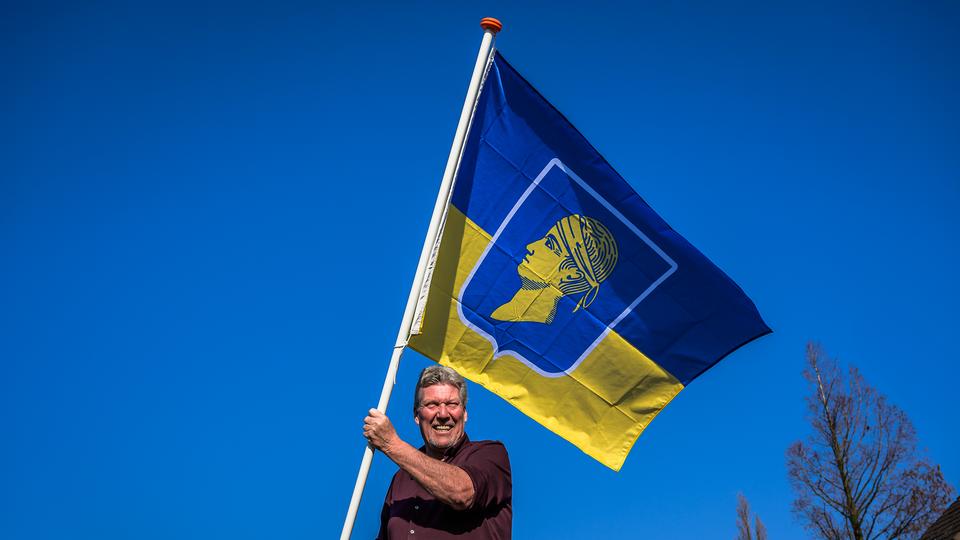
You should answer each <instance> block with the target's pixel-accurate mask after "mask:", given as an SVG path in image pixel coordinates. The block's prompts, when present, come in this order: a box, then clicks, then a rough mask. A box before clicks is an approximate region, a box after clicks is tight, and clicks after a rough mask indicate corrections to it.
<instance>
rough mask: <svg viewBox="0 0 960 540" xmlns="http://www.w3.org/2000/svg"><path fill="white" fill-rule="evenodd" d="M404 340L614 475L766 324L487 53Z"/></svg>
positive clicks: (566, 124)
mask: <svg viewBox="0 0 960 540" xmlns="http://www.w3.org/2000/svg"><path fill="white" fill-rule="evenodd" d="M431 268H432V271H431V272H430V273H429V274H428V276H427V277H426V278H425V285H424V290H423V291H422V294H421V298H422V301H421V305H420V306H419V308H418V310H417V314H416V318H415V322H414V330H413V334H414V335H413V336H411V339H410V341H409V344H408V345H409V346H410V347H411V348H413V349H414V350H416V351H418V352H420V353H422V354H423V355H425V356H427V357H428V358H431V359H433V360H435V361H437V362H439V363H441V364H444V365H447V366H450V367H452V368H454V369H456V370H457V371H458V372H460V373H461V374H462V375H463V376H464V377H466V378H468V379H470V380H472V381H474V382H476V383H478V384H480V385H482V386H484V387H485V388H487V389H489V390H490V391H492V392H494V393H495V394H497V395H499V396H500V397H502V398H504V399H505V400H507V401H508V402H509V403H511V404H512V405H514V406H515V407H517V408H518V409H519V410H520V411H521V412H523V413H524V414H526V415H527V416H529V417H531V418H532V419H534V420H535V421H537V422H539V423H540V424H542V425H543V426H545V427H546V428H548V429H550V430H551V431H553V432H555V433H557V434H558V435H560V436H561V437H563V438H565V439H567V440H568V441H570V442H571V443H573V444H574V445H576V446H577V447H578V448H580V449H581V450H583V451H584V452H585V453H587V454H588V455H590V456H592V457H594V458H595V459H597V460H598V461H600V462H601V463H603V464H604V465H606V466H608V467H610V468H612V469H614V470H619V469H620V467H621V466H622V465H623V462H624V460H625V459H626V456H627V454H628V452H629V451H630V449H631V447H632V446H633V445H634V443H635V442H636V440H637V437H639V435H640V433H641V432H642V431H643V430H644V429H645V428H646V427H647V425H648V424H649V423H650V421H651V420H652V419H653V418H654V417H655V416H656V415H657V414H658V413H659V412H660V411H661V410H662V409H663V408H664V407H665V406H666V405H667V403H669V402H670V401H671V400H672V399H673V398H674V397H675V396H676V395H677V394H678V393H679V392H680V391H681V390H682V389H683V388H684V387H685V386H686V385H688V384H690V382H691V381H693V380H694V379H695V378H697V377H698V376H699V375H701V374H702V373H703V372H705V371H706V370H707V369H709V368H710V367H711V366H713V365H714V364H716V363H717V362H719V361H720V360H721V359H722V358H723V357H724V356H726V355H727V354H729V353H730V352H732V351H733V350H735V349H737V348H738V347H740V346H742V345H744V344H746V343H748V342H749V341H751V340H753V339H755V338H757V337H760V336H762V335H764V334H767V333H769V332H770V329H769V328H768V327H767V326H766V324H764V322H763V320H762V319H761V317H760V314H759V313H758V311H757V309H756V307H755V306H754V304H753V302H752V301H751V300H750V299H749V298H748V297H747V296H746V295H745V294H744V292H743V291H742V290H741V289H740V288H739V287H738V286H737V284H736V283H734V282H733V281H732V280H731V279H730V278H729V277H727V276H726V275H725V274H724V273H723V272H722V271H721V270H720V269H719V268H717V267H716V266H715V265H714V264H713V263H711V262H710V261H709V260H708V259H707V258H706V257H704V256H703V255H702V254H701V253H700V252H699V251H697V249H696V248H694V247H693V246H692V245H690V244H689V243H688V242H687V241H686V240H684V239H683V238H682V237H681V236H680V235H679V234H677V233H676V232H675V231H674V230H673V229H672V228H670V226H669V225H667V224H666V223H665V222H664V221H663V220H662V219H661V218H660V217H659V216H658V215H657V214H656V213H655V212H654V211H653V210H652V209H651V208H650V207H649V206H648V205H647V204H646V203H645V202H644V201H643V199H641V198H640V196H639V195H637V193H636V192H635V191H634V190H633V189H632V188H631V187H630V185H629V184H627V182H626V181H625V180H624V179H623V178H622V177H621V176H620V175H619V174H617V172H616V171H614V170H613V168H612V167H611V166H610V165H609V164H608V163H607V162H606V160H604V158H603V157H601V156H600V154H599V153H598V152H597V151H596V150H595V149H594V148H593V146H591V145H590V143H589V142H588V141H587V140H586V139H585V138H584V137H583V135H581V134H580V132H579V131H577V129H576V128H574V127H573V125H572V124H570V122H569V121H567V119H566V118H565V117H564V116H563V115H562V114H560V113H559V112H558V111H557V110H556V109H554V108H553V106H552V105H550V103H548V102H547V101H546V100H545V99H544V98H543V97H542V96H541V95H540V94H539V93H538V92H537V91H536V90H535V89H534V88H533V87H532V86H531V85H530V84H529V83H528V82H527V81H526V80H524V79H523V77H521V76H520V75H519V74H518V73H517V72H516V70H514V68H513V67H512V66H510V65H509V64H508V63H507V62H506V60H504V58H503V57H502V56H501V55H500V54H499V53H495V54H494V57H493V59H492V61H491V62H490V64H489V66H488V71H487V73H486V76H485V80H484V83H483V86H482V89H481V93H480V96H479V98H478V102H477V105H476V109H475V111H474V116H473V121H472V124H471V127H470V131H469V134H468V138H467V140H466V142H465V144H464V149H463V153H462V156H461V159H460V165H459V169H458V172H457V176H456V180H455V184H454V187H453V192H452V194H451V197H450V202H449V204H448V206H447V208H446V215H445V219H444V222H443V230H442V234H441V236H440V239H439V241H438V244H437V246H435V249H434V257H433V260H432V261H431Z"/></svg>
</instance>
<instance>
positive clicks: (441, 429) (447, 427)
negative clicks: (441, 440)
mask: <svg viewBox="0 0 960 540" xmlns="http://www.w3.org/2000/svg"><path fill="white" fill-rule="evenodd" d="M433 429H435V430H437V431H450V430H451V429H453V426H433Z"/></svg>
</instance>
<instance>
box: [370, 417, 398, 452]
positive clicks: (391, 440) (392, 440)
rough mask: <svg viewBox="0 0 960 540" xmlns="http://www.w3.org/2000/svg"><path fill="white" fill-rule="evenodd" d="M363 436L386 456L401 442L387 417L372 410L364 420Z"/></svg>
mask: <svg viewBox="0 0 960 540" xmlns="http://www.w3.org/2000/svg"><path fill="white" fill-rule="evenodd" d="M363 436H364V437H366V438H367V440H368V441H370V446H372V447H374V448H375V449H377V450H380V451H381V452H383V453H385V454H386V453H388V450H389V449H390V448H391V447H393V446H396V444H397V443H398V442H401V441H400V437H399V436H398V435H397V430H395V429H394V428H393V424H392V423H391V422H390V419H389V418H387V415H385V414H383V413H382V412H380V411H378V410H376V409H370V412H369V413H367V417H366V418H364V419H363Z"/></svg>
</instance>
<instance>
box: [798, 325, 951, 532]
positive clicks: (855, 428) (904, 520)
mask: <svg viewBox="0 0 960 540" xmlns="http://www.w3.org/2000/svg"><path fill="white" fill-rule="evenodd" d="M807 363H808V366H807V369H806V370H805V371H804V377H805V378H806V379H807V381H809V382H810V385H811V386H812V389H813V394H812V395H811V396H809V397H808V398H807V407H808V411H809V420H810V423H811V426H812V427H813V433H812V434H811V435H810V436H809V437H808V438H807V440H806V442H803V441H798V442H796V443H794V444H793V445H792V446H790V448H789V449H788V450H787V474H788V476H789V477H790V482H791V484H792V485H793V489H794V491H795V492H796V495H797V498H796V500H794V503H793V509H794V512H795V513H796V515H797V516H798V517H799V518H800V520H801V521H802V522H803V524H804V526H805V527H806V528H807V529H808V530H809V531H810V532H811V533H812V534H814V535H815V536H816V537H818V538H823V539H826V540H841V539H843V540H845V539H854V540H872V539H877V538H883V539H890V540H892V539H913V538H917V537H919V536H920V534H922V533H923V531H924V529H925V528H926V527H927V526H928V525H930V523H931V522H932V521H933V520H934V519H936V518H937V516H938V515H939V514H940V513H941V512H942V511H943V509H944V508H946V506H947V505H948V504H949V503H950V501H951V499H952V492H953V488H952V487H951V486H950V485H949V484H947V482H946V481H945V480H944V478H943V474H942V473H941V472H940V467H939V466H935V465H932V464H931V463H930V462H929V461H928V460H927V458H926V457H924V456H922V455H921V454H920V453H919V452H918V451H917V449H916V432H915V431H914V428H913V424H911V423H910V419H909V418H907V415H906V414H905V413H904V412H903V411H902V410H901V409H900V408H899V407H897V406H896V405H893V404H891V403H889V402H888V401H887V400H886V398H885V397H884V396H883V395H881V394H880V393H878V392H877V391H876V389H874V388H873V387H871V386H870V385H868V384H867V383H866V381H864V379H863V376H862V375H860V372H859V371H858V370H857V369H856V368H855V367H852V366H851V367H850V369H849V370H848V372H847V375H846V377H844V374H843V372H842V371H841V370H840V367H839V365H838V363H837V361H836V360H835V359H831V358H827V357H826V355H825V354H824V352H823V350H822V349H821V348H820V347H819V346H818V345H815V344H812V343H810V344H808V345H807Z"/></svg>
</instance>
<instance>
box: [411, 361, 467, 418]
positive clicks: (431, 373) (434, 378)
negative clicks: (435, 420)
mask: <svg viewBox="0 0 960 540" xmlns="http://www.w3.org/2000/svg"><path fill="white" fill-rule="evenodd" d="M437 384H449V385H450V386H454V387H456V389H457V390H459V391H460V404H461V406H463V408H464V409H466V408H467V381H466V380H465V379H464V378H463V376H462V375H460V374H459V373H457V372H456V371H454V370H453V369H451V368H448V367H447V366H441V365H439V364H437V365H433V366H429V367H427V368H424V370H423V371H421V372H420V379H418V380H417V388H416V389H415V390H414V391H413V414H414V415H416V414H418V412H419V411H420V394H421V391H422V390H423V389H424V388H426V387H428V386H434V385H437Z"/></svg>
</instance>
